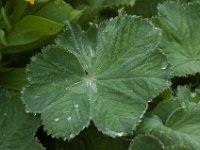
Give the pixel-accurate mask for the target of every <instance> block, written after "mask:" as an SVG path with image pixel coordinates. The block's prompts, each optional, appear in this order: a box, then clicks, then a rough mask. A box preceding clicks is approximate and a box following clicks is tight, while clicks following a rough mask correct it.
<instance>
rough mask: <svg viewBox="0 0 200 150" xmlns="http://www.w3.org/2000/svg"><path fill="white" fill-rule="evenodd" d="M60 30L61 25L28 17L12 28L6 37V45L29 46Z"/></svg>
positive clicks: (36, 17) (35, 17) (43, 19)
mask: <svg viewBox="0 0 200 150" xmlns="http://www.w3.org/2000/svg"><path fill="white" fill-rule="evenodd" d="M62 28H63V25H62V24H59V23H56V22H54V21H51V20H48V19H45V18H42V17H38V16H31V15H28V16H25V17H24V18H22V19H21V20H20V21H19V22H17V23H16V24H15V25H14V26H13V27H12V30H11V31H10V33H9V34H8V35H7V37H6V38H7V43H8V45H9V46H17V45H24V44H29V43H32V42H35V41H37V40H40V39H41V38H44V37H47V36H51V35H55V34H57V33H58V32H59V31H61V30H62Z"/></svg>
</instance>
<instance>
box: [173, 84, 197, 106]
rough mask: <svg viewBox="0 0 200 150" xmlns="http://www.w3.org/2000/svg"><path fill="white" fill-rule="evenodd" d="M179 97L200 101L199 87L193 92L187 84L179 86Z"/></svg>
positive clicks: (185, 99)
mask: <svg viewBox="0 0 200 150" xmlns="http://www.w3.org/2000/svg"><path fill="white" fill-rule="evenodd" d="M177 98H178V99H180V100H183V101H190V102H196V103H198V102H199V100H200V99H199V98H200V91H199V90H198V89H197V90H196V91H194V92H192V91H191V89H190V88H189V87H187V86H178V88H177Z"/></svg>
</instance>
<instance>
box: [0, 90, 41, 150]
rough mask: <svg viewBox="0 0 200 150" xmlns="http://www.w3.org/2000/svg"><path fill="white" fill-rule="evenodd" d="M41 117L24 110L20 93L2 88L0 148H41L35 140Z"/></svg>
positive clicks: (32, 149)
mask: <svg viewBox="0 0 200 150" xmlns="http://www.w3.org/2000/svg"><path fill="white" fill-rule="evenodd" d="M39 122H40V121H39V119H38V118H37V117H34V116H32V115H30V114H26V113H25V112H24V106H23V105H22V103H21V101H20V99H19V94H17V93H15V92H11V91H7V90H2V89H0V149H1V150H41V149H42V147H41V145H40V144H39V143H38V142H36V141H35V140H34V134H35V132H36V130H37V128H38V126H39Z"/></svg>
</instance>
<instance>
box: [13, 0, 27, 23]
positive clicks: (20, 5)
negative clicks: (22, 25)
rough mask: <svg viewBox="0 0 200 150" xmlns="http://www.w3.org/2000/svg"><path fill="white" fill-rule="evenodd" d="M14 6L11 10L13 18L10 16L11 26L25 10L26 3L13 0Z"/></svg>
mask: <svg viewBox="0 0 200 150" xmlns="http://www.w3.org/2000/svg"><path fill="white" fill-rule="evenodd" d="M13 3H14V4H15V5H14V6H15V7H14V10H13V16H12V21H11V22H12V24H15V23H16V22H17V21H18V20H19V19H20V18H21V17H22V15H23V13H24V11H25V10H26V8H27V4H28V3H27V2H25V0H15V1H14V2H13Z"/></svg>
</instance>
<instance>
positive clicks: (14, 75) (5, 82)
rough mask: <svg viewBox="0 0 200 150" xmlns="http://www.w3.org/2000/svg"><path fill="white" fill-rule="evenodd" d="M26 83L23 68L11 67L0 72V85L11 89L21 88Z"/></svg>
mask: <svg viewBox="0 0 200 150" xmlns="http://www.w3.org/2000/svg"><path fill="white" fill-rule="evenodd" d="M25 83H26V75H25V71H24V69H23V68H13V69H11V70H10V71H8V72H0V85H1V86H3V87H5V88H7V89H12V90H19V91H20V90H21V88H22V87H23V86H24V85H25Z"/></svg>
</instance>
